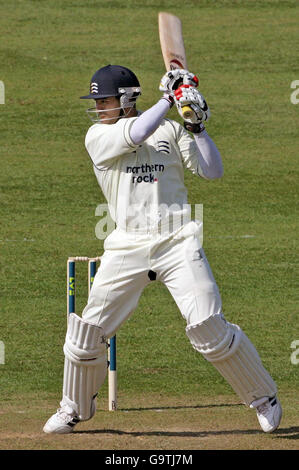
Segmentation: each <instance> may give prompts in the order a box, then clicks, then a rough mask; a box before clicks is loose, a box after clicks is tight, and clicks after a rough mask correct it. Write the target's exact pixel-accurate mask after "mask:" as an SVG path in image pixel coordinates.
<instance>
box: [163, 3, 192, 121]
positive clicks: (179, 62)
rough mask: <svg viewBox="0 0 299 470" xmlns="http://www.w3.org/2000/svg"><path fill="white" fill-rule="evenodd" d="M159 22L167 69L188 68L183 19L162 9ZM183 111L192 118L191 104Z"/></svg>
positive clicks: (187, 116) (187, 117)
mask: <svg viewBox="0 0 299 470" xmlns="http://www.w3.org/2000/svg"><path fill="white" fill-rule="evenodd" d="M158 24H159V37H160V45H161V51H162V56H163V60H164V64H165V68H166V70H174V69H187V68H188V66H187V57H186V51H185V45H184V39H183V31H182V22H181V20H180V19H179V18H178V17H177V16H175V15H172V14H171V13H166V12H163V11H160V12H159V15H158ZM182 112H183V117H184V118H185V119H189V118H191V117H192V116H193V114H194V113H193V111H192V109H191V108H190V106H184V107H183V108H182Z"/></svg>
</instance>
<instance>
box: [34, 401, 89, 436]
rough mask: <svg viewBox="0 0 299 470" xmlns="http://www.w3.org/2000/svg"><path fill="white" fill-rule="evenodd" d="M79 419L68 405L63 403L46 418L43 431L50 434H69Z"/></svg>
mask: <svg viewBox="0 0 299 470" xmlns="http://www.w3.org/2000/svg"><path fill="white" fill-rule="evenodd" d="M79 421H80V419H79V418H78V416H76V413H75V412H74V411H73V410H72V408H71V407H70V406H68V405H63V406H62V407H61V408H59V409H58V410H57V412H56V413H55V414H54V415H53V416H51V418H49V419H48V421H47V422H46V424H45V425H44V428H43V431H44V432H46V433H48V434H50V433H56V434H69V433H70V432H73V429H74V427H75V425H76V424H77V423H79Z"/></svg>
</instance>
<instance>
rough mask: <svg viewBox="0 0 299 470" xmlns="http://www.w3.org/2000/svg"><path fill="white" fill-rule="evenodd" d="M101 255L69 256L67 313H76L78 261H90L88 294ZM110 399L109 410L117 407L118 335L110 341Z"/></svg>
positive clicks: (114, 409)
mask: <svg viewBox="0 0 299 470" xmlns="http://www.w3.org/2000/svg"><path fill="white" fill-rule="evenodd" d="M99 260H100V258H99V257H95V258H88V257H87V256H75V257H69V258H68V260H67V315H69V314H70V313H75V312H76V310H75V308H76V262H78V261H84V262H87V263H88V295H89V293H90V289H91V287H92V284H93V281H94V277H95V275H96V271H97V262H98V261H99ZM108 345H109V348H108V367H109V369H108V400H109V411H116V409H117V369H116V336H113V337H112V338H110V340H109V342H108Z"/></svg>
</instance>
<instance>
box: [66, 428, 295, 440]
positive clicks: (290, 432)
mask: <svg viewBox="0 0 299 470" xmlns="http://www.w3.org/2000/svg"><path fill="white" fill-rule="evenodd" d="M73 434H114V435H117V436H133V437H138V436H164V437H166V436H167V437H208V436H229V435H232V436H233V435H253V434H261V435H264V433H263V431H261V430H259V429H231V430H223V431H181V432H180V431H174V432H173V431H123V430H121V429H94V430H90V431H89V430H87V431H74V432H73ZM285 434H288V435H287V436H286V435H285ZM271 436H273V437H277V438H280V439H281V438H283V439H298V438H299V427H290V428H283V429H278V430H276V431H274V432H273V433H272V434H271Z"/></svg>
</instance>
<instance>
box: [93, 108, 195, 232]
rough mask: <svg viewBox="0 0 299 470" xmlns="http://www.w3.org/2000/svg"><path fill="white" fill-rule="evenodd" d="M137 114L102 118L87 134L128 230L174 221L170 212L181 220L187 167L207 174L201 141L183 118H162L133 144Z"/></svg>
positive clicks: (116, 216)
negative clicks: (110, 119) (106, 121)
mask: <svg viewBox="0 0 299 470" xmlns="http://www.w3.org/2000/svg"><path fill="white" fill-rule="evenodd" d="M135 119H137V117H133V118H122V119H120V120H119V121H117V122H116V123H115V124H101V123H97V124H94V125H93V126H91V127H90V128H89V130H88V132H87V134H86V139H85V145H86V149H87V151H88V153H89V155H90V157H91V160H92V162H93V165H94V172H95V175H96V177H97V180H98V183H99V185H100V187H101V189H102V192H103V194H104V196H105V198H106V200H107V203H108V205H109V210H110V215H111V217H112V219H113V220H114V222H115V223H116V225H117V226H118V227H119V228H121V229H123V230H128V231H137V232H151V231H154V230H157V229H159V227H161V226H163V225H164V224H165V225H167V226H169V220H168V219H169V216H171V217H173V216H175V218H176V221H177V222H176V226H177V223H178V224H179V225H180V224H181V222H180V221H181V220H182V215H183V214H185V213H186V208H187V207H188V205H187V204H188V202H187V189H186V187H185V185H184V167H185V168H188V169H190V170H191V171H192V172H193V173H195V174H198V175H200V176H202V172H201V169H200V167H199V163H198V149H197V146H196V143H195V141H194V139H193V138H192V137H191V136H190V135H189V134H188V132H186V131H185V129H184V128H183V127H182V126H181V125H180V124H179V123H178V122H176V121H172V120H170V119H163V120H162V122H161V124H160V126H159V127H158V129H157V130H156V131H155V132H154V133H153V134H152V135H151V136H150V137H148V138H147V139H146V140H145V141H144V142H143V143H142V144H141V145H134V143H133V142H132V140H131V138H130V127H131V126H132V124H133V122H134V120H135Z"/></svg>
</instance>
